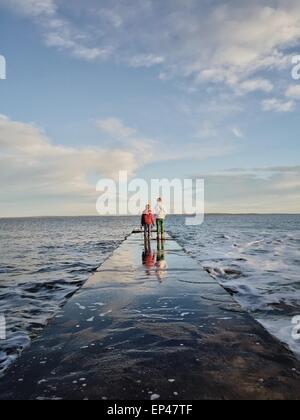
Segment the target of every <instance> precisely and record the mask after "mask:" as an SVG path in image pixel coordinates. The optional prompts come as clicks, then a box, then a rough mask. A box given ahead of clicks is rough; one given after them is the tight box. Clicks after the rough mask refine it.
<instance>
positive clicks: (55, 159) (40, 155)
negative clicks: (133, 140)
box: [0, 116, 149, 215]
mask: <svg viewBox="0 0 300 420" xmlns="http://www.w3.org/2000/svg"><path fill="white" fill-rule="evenodd" d="M148 158H149V156H148V155H147V154H143V148H142V144H141V146H140V148H139V150H138V151H137V150H136V149H135V148H132V149H131V148H130V146H129V147H127V148H126V149H125V148H121V147H119V148H117V147H116V148H112V149H108V148H103V147H88V146H86V147H82V148H79V147H78V148H74V147H66V146H61V145H55V144H53V143H52V142H51V141H50V140H49V139H48V137H47V136H46V134H45V133H44V132H43V131H42V130H41V129H39V128H38V127H36V126H34V125H33V124H27V123H23V122H18V121H12V120H11V119H9V118H8V117H4V116H0V177H1V198H2V202H3V206H2V208H1V212H2V211H5V206H4V203H5V202H6V201H7V202H12V203H14V209H16V208H18V207H19V206H21V205H22V203H25V204H27V205H28V204H29V203H31V207H32V206H33V203H34V202H35V201H38V202H39V204H40V205H42V201H45V203H44V204H45V206H46V205H47V202H48V201H50V202H51V201H52V200H55V203H56V208H55V211H56V214H59V213H63V209H64V204H65V203H66V202H68V201H69V200H72V203H73V205H74V207H73V212H75V213H76V211H77V209H78V206H79V207H83V208H85V210H86V213H88V212H89V213H93V212H94V209H95V202H96V193H95V188H96V187H95V186H96V182H97V180H98V179H100V178H101V177H113V178H116V177H117V176H118V171H119V170H126V171H128V173H129V176H132V175H133V174H134V173H135V171H136V170H137V169H138V168H139V167H140V165H141V164H144V163H145V162H146V161H147V160H148ZM39 208H40V206H39ZM31 211H32V208H31ZM45 212H46V210H45ZM20 213H21V214H22V209H20ZM46 214H47V213H46ZM2 215H3V214H2Z"/></svg>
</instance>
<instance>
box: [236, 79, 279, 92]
mask: <svg viewBox="0 0 300 420" xmlns="http://www.w3.org/2000/svg"><path fill="white" fill-rule="evenodd" d="M273 89H274V86H273V84H272V83H271V82H270V81H269V80H264V79H252V80H246V81H244V82H242V83H240V84H239V86H238V93H240V94H246V93H250V92H255V91H262V92H266V93H269V92H272V90H273Z"/></svg>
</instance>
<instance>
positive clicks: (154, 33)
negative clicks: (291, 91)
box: [0, 0, 300, 94]
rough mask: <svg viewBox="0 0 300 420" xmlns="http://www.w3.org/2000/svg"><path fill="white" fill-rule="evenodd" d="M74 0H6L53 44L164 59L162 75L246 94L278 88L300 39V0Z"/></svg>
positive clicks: (136, 60)
mask: <svg viewBox="0 0 300 420" xmlns="http://www.w3.org/2000/svg"><path fill="white" fill-rule="evenodd" d="M70 3H71V4H70ZM70 3H69V2H62V1H61V0H10V2H7V1H6V0H0V4H1V5H2V6H5V7H9V8H10V9H13V10H14V11H15V12H16V13H22V14H25V15H26V16H31V17H32V18H33V20H34V21H35V22H36V24H37V25H39V26H40V28H41V30H42V34H43V38H44V39H45V42H46V44H47V45H48V46H51V47H56V48H58V49H65V50H68V51H70V52H71V53H72V54H73V55H75V56H76V57H79V58H82V59H85V60H90V61H91V60H99V59H102V60H103V59H112V60H114V61H116V62H119V63H123V64H125V65H128V66H130V67H151V66H157V65H159V66H160V67H161V69H160V70H159V74H160V78H161V79H164V80H165V79H168V78H170V77H180V78H183V79H186V80H188V81H189V82H190V83H194V84H195V85H197V84H200V85H201V84H202V83H213V84H221V86H222V85H224V84H225V85H226V86H227V87H229V88H231V89H233V90H234V91H237V92H239V93H241V94H246V93H250V92H254V91H261V92H264V93H269V92H271V91H272V90H273V83H272V82H271V81H270V80H269V77H268V74H269V75H271V74H273V73H274V71H281V70H283V69H287V68H288V67H289V66H290V65H291V64H290V63H291V59H290V58H291V57H290V48H291V47H295V46H296V45H297V44H298V43H299V42H300V4H299V1H298V0H262V1H261V0H260V1H259V0H253V1H251V2H241V1H238V0H228V1H226V2H224V1H221V0H216V1H214V2H213V3H211V4H210V2H199V0H188V1H184V2H183V1H182V0H164V2H163V5H162V3H161V2H158V1H154V0H144V1H143V2H139V3H138V4H137V2H136V1H135V0H124V1H122V2H120V1H119V0H102V1H101V5H99V2H97V1H95V0H84V1H83V0H76V2H74V3H73V2H70ZM79 14H81V20H80V25H79V24H78V15H79ZM287 73H289V72H287ZM287 77H288V76H287Z"/></svg>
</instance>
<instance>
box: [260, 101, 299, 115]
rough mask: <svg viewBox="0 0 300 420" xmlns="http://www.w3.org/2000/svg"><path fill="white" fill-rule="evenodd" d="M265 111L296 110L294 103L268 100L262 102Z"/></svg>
mask: <svg viewBox="0 0 300 420" xmlns="http://www.w3.org/2000/svg"><path fill="white" fill-rule="evenodd" d="M262 109H263V111H275V112H292V111H294V109H295V102H294V101H284V100H281V99H276V98H272V99H266V100H264V101H263V102H262Z"/></svg>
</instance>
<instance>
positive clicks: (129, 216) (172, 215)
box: [0, 213, 300, 220]
mask: <svg viewBox="0 0 300 420" xmlns="http://www.w3.org/2000/svg"><path fill="white" fill-rule="evenodd" d="M139 216H140V215H139V214H136V215H116V216H104V215H103V216H101V215H83V216H82V215H79V216H75V215H74V216H72V215H69V216H0V220H9V219H10V220H15V219H20V220H22V219H74V218H82V219H83V218H120V217H124V218H132V217H139ZM194 216H195V215H194V214H170V215H169V217H194ZM205 216H206V217H207V216H300V213H206V214H205Z"/></svg>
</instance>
